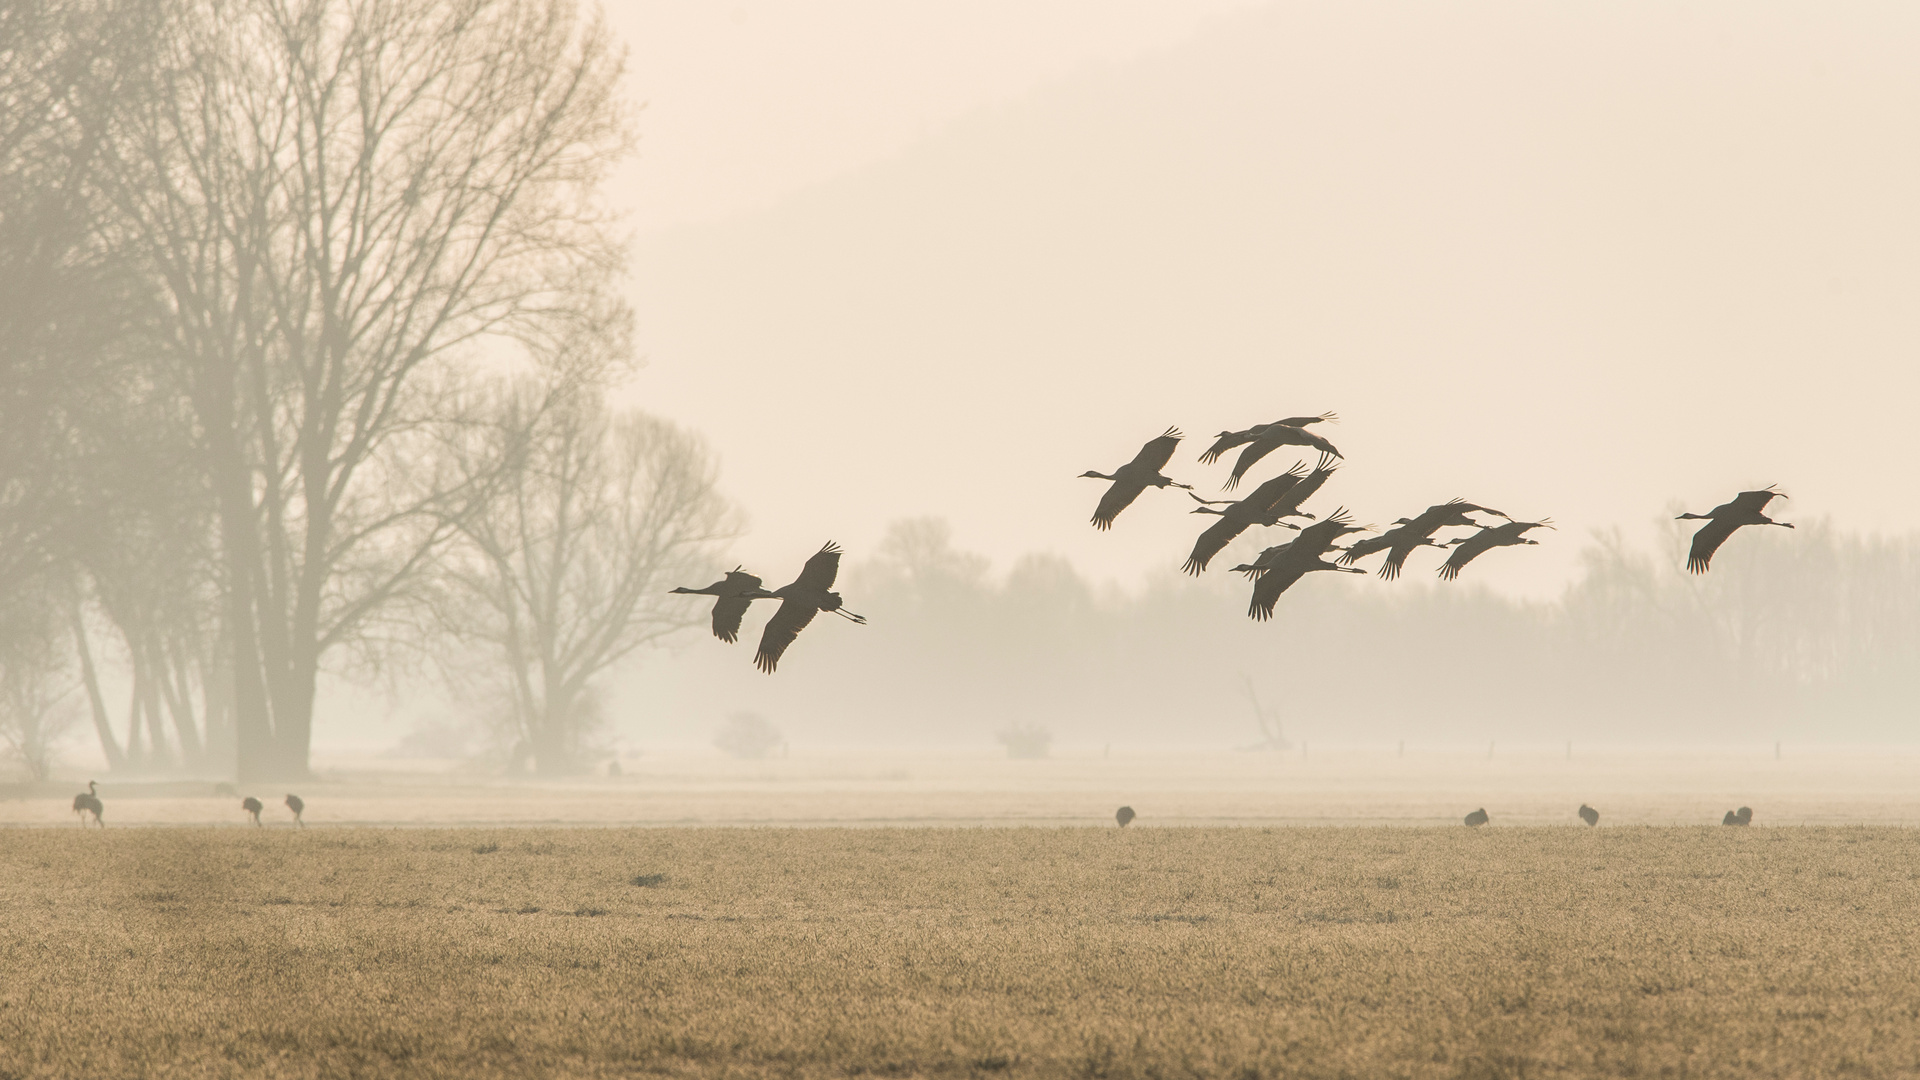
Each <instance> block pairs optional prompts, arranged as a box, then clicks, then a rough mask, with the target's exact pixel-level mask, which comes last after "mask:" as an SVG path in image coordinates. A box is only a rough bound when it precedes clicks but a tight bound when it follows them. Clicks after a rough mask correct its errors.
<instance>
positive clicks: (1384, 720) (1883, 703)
mask: <svg viewBox="0 0 1920 1080" xmlns="http://www.w3.org/2000/svg"><path fill="white" fill-rule="evenodd" d="M1546 542H1548V543H1580V542H1581V541H1580V539H1579V538H1577V537H1572V536H1564V535H1549V536H1548V538H1547V540H1546ZM1686 543H1687V533H1686V531H1684V530H1683V529H1682V528H1680V527H1678V526H1677V525H1669V526H1668V527H1667V528H1666V533H1665V535H1664V536H1663V538H1662V547H1661V550H1658V551H1646V550H1636V549H1634V548H1633V547H1630V546H1629V545H1628V544H1627V543H1626V542H1625V541H1624V540H1623V539H1622V537H1621V535H1620V534H1619V533H1617V532H1614V533H1609V534H1604V535H1599V536H1594V537H1591V538H1589V539H1588V540H1586V541H1585V548H1584V552H1583V563H1584V569H1583V572H1582V573H1581V575H1580V577H1579V579H1578V580H1577V581H1576V582H1575V583H1574V584H1572V585H1571V586H1570V587H1568V588H1567V590H1566V591H1565V592H1564V593H1563V594H1562V595H1561V596H1560V597H1559V598H1558V599H1556V600H1553V601H1551V602H1528V601H1521V600H1515V599H1510V598H1506V597H1503V596H1500V595H1497V594H1495V593H1493V592H1490V591H1487V590H1485V589H1482V588H1478V587H1476V586H1474V585H1473V584H1472V583H1471V582H1470V581H1468V580H1465V579H1463V580H1462V581H1460V582H1457V583H1452V584H1442V583H1440V582H1437V581H1427V580H1422V579H1423V578H1426V577H1427V576H1428V574H1429V573H1430V571H1431V567H1426V566H1423V565H1422V564H1421V556H1419V555H1416V556H1415V557H1414V559H1413V560H1412V561H1411V562H1410V565H1409V568H1408V574H1407V576H1406V577H1404V578H1402V579H1401V580H1400V581H1398V582H1394V583H1386V582H1382V581H1380V580H1378V579H1377V578H1365V579H1362V578H1359V577H1347V576H1343V575H1333V574H1321V575H1313V576H1312V577H1310V578H1308V579H1307V580H1306V581H1304V582H1303V583H1302V584H1301V585H1300V586H1297V587H1296V588H1295V589H1293V590H1292V591H1290V592H1288V593H1287V594H1286V595H1285V596H1284V597H1283V598H1282V600H1281V604H1280V607H1279V609H1278V611H1277V612H1276V616H1275V619H1274V621H1273V622H1271V623H1266V624H1256V623H1254V622H1252V621H1251V620H1249V619H1248V618H1247V617H1246V615H1245V608H1246V604H1247V595H1248V592H1249V588H1248V586H1247V584H1246V583H1245V580H1244V579H1243V578H1241V577H1240V576H1239V575H1235V574H1230V573H1226V572H1223V571H1222V569H1221V568H1223V567H1227V566H1232V565H1234V564H1235V563H1236V562H1239V561H1244V556H1246V555H1250V554H1252V553H1253V551H1254V549H1255V546H1256V545H1254V544H1253V543H1252V542H1249V541H1242V546H1241V547H1239V548H1230V549H1229V550H1228V551H1227V552H1226V553H1224V554H1223V555H1222V556H1221V557H1220V558H1218V559H1216V560H1215V562H1214V565H1215V569H1214V570H1211V571H1209V572H1208V573H1207V574H1206V576H1205V577H1204V578H1203V579H1201V580H1199V581H1195V580H1193V579H1190V578H1184V577H1180V576H1178V575H1177V574H1174V573H1172V572H1169V573H1167V574H1166V575H1164V576H1161V577H1158V578H1156V579H1154V580H1153V581H1152V582H1151V583H1149V584H1147V585H1146V586H1145V587H1143V588H1141V589H1139V590H1137V591H1126V590H1122V589H1119V588H1116V587H1112V586H1108V587H1105V588H1102V587H1098V586H1096V585H1095V584H1093V583H1091V582H1089V581H1088V580H1087V579H1086V578H1085V577H1083V576H1082V575H1081V574H1079V573H1078V572H1076V570H1075V569H1074V567H1073V566H1072V565H1070V564H1069V563H1068V562H1067V561H1066V560H1064V559H1062V558H1059V557H1055V556H1047V555H1032V556H1028V557H1026V558H1023V559H1021V560H1020V561H1019V562H1017V563H1016V564H1015V565H1014V566H1013V567H1012V568H1011V569H1010V570H1008V571H1007V572H1006V573H1004V574H1001V575H995V574H992V573H990V572H989V562H988V560H987V559H985V558H983V557H981V556H979V555H975V554H970V553H968V552H965V551H963V550H961V549H959V548H957V547H956V546H955V545H954V543H953V540H952V536H951V530H950V529H949V527H948V526H947V525H946V523H944V522H942V521H939V520H933V519H922V520H914V521H905V522H900V523H897V524H896V525H895V526H894V528H893V529H892V531H891V533H890V535H889V536H888V537H887V539H886V541H885V542H884V543H883V544H882V545H881V547H880V549H879V552H878V553H877V554H876V556H875V557H873V558H871V559H869V560H865V561H862V562H858V563H855V564H853V565H852V566H850V567H849V571H848V573H847V575H846V576H845V579H844V580H845V584H846V590H845V591H846V594H847V596H848V597H849V603H850V604H857V606H858V607H859V610H861V611H862V612H863V613H865V614H867V615H868V616H869V617H870V619H871V620H872V627H871V629H869V630H865V631H861V630H855V629H852V628H848V631H847V632H843V633H825V634H820V635H817V637H816V638H815V639H814V640H811V641H809V642H807V647H808V650H809V652H810V653H811V655H809V656H808V657H807V658H806V662H805V663H794V664H792V665H790V666H791V667H792V669H793V670H792V672H791V673H789V672H788V671H787V669H786V668H782V670H781V675H782V677H783V678H788V677H789V675H790V677H791V679H792V686H791V687H790V688H789V690H790V691H791V692H790V693H783V694H782V695H781V698H780V700H778V701H776V700H774V699H771V698H767V699H764V700H755V701H753V702H751V704H754V705H755V706H757V707H760V708H764V709H766V710H768V711H769V712H771V713H772V714H773V716H774V718H775V719H776V720H778V721H780V722H782V723H783V724H786V725H787V729H788V730H789V732H790V733H793V735H794V737H795V738H796V740H802V739H806V738H815V739H833V740H839V739H846V740H852V741H893V740H896V739H909V740H912V741H922V742H926V741H932V742H965V741H977V742H980V743H982V744H983V745H985V744H989V743H990V740H991V738H992V733H993V732H994V731H996V730H999V729H1001V728H1003V727H1006V726H1008V725H1011V724H1016V723H1039V724H1042V725H1044V726H1046V727H1048V728H1049V729H1050V730H1052V731H1053V732H1054V734H1055V735H1056V736H1058V737H1059V738H1060V739H1062V740H1066V741H1069V742H1074V741H1077V742H1081V743H1086V742H1100V741H1104V740H1125V741H1131V742H1181V741H1195V742H1201V743H1210V744H1212V745H1220V744H1222V743H1223V742H1224V743H1229V744H1250V743H1254V742H1256V741H1258V739H1259V737H1260V733H1259V730H1258V728H1257V726H1256V721H1255V719H1254V713H1253V709H1252V706H1251V704H1250V703H1249V701H1248V696H1247V692H1246V683H1245V681H1244V680H1243V678H1242V676H1243V675H1244V676H1246V677H1247V678H1248V679H1251V681H1252V684H1253V686H1254V688H1255V691H1256V693H1257V694H1258V695H1259V696H1260V698H1261V701H1262V704H1263V705H1264V707H1265V709H1266V710H1267V711H1268V712H1269V713H1271V714H1275V715H1277V716H1278V718H1279V719H1280V721H1281V723H1282V724H1283V726H1284V729H1285V734H1286V736H1287V737H1288V738H1290V739H1295V740H1298V739H1300V738H1303V737H1304V738H1307V739H1319V740H1331V741H1348V740H1355V741H1358V740H1393V739H1421V738H1426V739H1448V740H1471V739H1481V738H1501V739H1516V740H1551V741H1559V740H1562V739H1574V740H1601V741H1606V740H1635V741H1644V740H1655V741H1660V740H1688V739H1698V740H1714V741H1720V740H1738V739H1753V740H1772V739H1775V738H1779V737H1783V736H1784V737H1790V738H1800V739H1809V738H1812V739H1820V738H1832V739H1875V740H1877V739H1890V740H1891V739H1905V738H1909V737H1912V736H1913V735H1915V734H1920V537H1916V536H1902V537H1895V538H1885V539H1883V538H1866V537H1860V536H1856V535H1851V534H1847V533H1843V532H1840V531H1838V530H1835V529H1833V528H1831V527H1830V526H1828V525H1825V524H1821V523H1803V524H1802V525H1801V526H1800V528H1798V529H1797V530H1795V531H1793V532H1787V531H1785V530H1767V532H1766V533H1765V534H1758V533H1757V532H1756V534H1754V535H1748V534H1742V535H1740V536H1739V537H1737V538H1736V539H1735V540H1734V541H1733V542H1732V543H1730V544H1729V545H1728V547H1727V548H1726V549H1725V550H1724V551H1723V553H1722V556H1721V557H1720V558H1719V559H1716V560H1715V563H1714V567H1713V570H1712V572H1711V573H1709V574H1706V575H1690V574H1687V573H1686V572H1685V571H1684V569H1683V566H1684V563H1685V555H1684V553H1685V550H1686ZM1376 561H1377V560H1376ZM1427 561H1428V562H1436V563H1437V559H1433V558H1429V559H1428V560H1427ZM1368 565H1371V563H1369V564H1368ZM1169 570H1170V571H1171V568H1169ZM833 629H835V630H838V629H840V628H837V627H836V628H833ZM690 652H692V653H698V652H699V650H690ZM694 659H695V661H696V664H698V661H699V658H698V657H695V658H694ZM684 677H689V676H686V675H684V674H677V673H675V672H670V671H668V672H657V673H656V674H655V675H653V676H649V679H648V684H649V685H652V686H654V687H655V688H656V690H658V691H659V692H661V693H664V694H666V695H667V696H668V697H669V698H673V697H675V696H676V695H675V694H674V684H675V682H676V680H677V679H680V678H684ZM690 677H692V678H698V677H699V676H698V675H697V674H694V675H692V676H690ZM746 689H747V690H748V692H751V691H752V688H751V687H748V688H746ZM689 700H691V699H689Z"/></svg>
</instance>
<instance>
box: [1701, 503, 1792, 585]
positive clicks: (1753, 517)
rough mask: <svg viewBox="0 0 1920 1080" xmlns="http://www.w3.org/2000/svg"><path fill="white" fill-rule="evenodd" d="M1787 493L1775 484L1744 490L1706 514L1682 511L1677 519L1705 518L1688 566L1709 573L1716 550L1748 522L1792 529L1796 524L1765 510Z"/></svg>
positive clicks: (1702, 519)
mask: <svg viewBox="0 0 1920 1080" xmlns="http://www.w3.org/2000/svg"><path fill="white" fill-rule="evenodd" d="M1784 498H1786V496H1785V495H1783V494H1781V493H1780V492H1778V491H1775V490H1773V488H1772V487H1771V486H1769V487H1764V488H1761V489H1760V490H1759V491H1743V492H1741V493H1740V494H1738V495H1735V496H1734V497H1733V501H1732V502H1724V503H1721V504H1720V505H1719V506H1716V507H1714V508H1713V509H1711V510H1709V511H1707V512H1706V513H1704V514H1681V515H1680V516H1679V517H1677V518H1675V519H1674V520H1675V521H1705V522H1706V524H1705V525H1702V526H1701V527H1700V531H1699V532H1696V533H1694V534H1693V547H1692V549H1691V550H1689V551H1688V552H1687V569H1688V570H1691V571H1692V572H1694V573H1696V574H1704V573H1706V572H1707V564H1708V563H1710V562H1712V561H1713V553H1714V552H1716V551H1718V550H1720V545H1721V544H1724V543H1726V542H1727V537H1729V536H1732V535H1733V533H1734V530H1735V529H1739V528H1742V527H1743V526H1747V525H1778V526H1780V527H1781V528H1783V529H1791V528H1793V526H1792V525H1790V524H1788V523H1787V522H1784V521H1775V520H1773V519H1772V518H1770V517H1768V516H1767V515H1766V514H1765V513H1763V512H1762V511H1764V510H1766V508H1767V504H1768V503H1770V502H1772V501H1773V500H1775V499H1784Z"/></svg>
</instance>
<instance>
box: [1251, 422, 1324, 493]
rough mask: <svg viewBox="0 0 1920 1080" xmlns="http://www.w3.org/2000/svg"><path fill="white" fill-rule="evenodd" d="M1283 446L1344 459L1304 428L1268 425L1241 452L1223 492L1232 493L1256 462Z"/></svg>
mask: <svg viewBox="0 0 1920 1080" xmlns="http://www.w3.org/2000/svg"><path fill="white" fill-rule="evenodd" d="M1294 419H1299V417H1295V418H1294ZM1283 446H1311V447H1313V448H1314V449H1315V450H1318V451H1320V452H1321V453H1322V454H1331V455H1332V456H1334V457H1344V455H1343V454H1341V453H1340V451H1339V450H1337V449H1335V448H1334V445H1333V444H1332V443H1330V442H1328V441H1327V440H1325V439H1323V438H1321V437H1320V436H1318V435H1315V434H1314V433H1313V432H1311V431H1308V430H1307V429H1305V428H1303V427H1299V426H1296V425H1294V424H1288V423H1285V422H1282V423H1277V424H1268V425H1267V426H1266V428H1265V430H1263V431H1261V432H1260V434H1258V435H1256V436H1254V437H1253V439H1252V440H1251V441H1250V442H1249V443H1248V444H1247V448H1246V449H1245V450H1242V451H1240V456H1239V457H1238V458H1236V459H1235V460H1234V463H1233V474H1232V475H1231V476H1228V477H1227V483H1226V486H1225V487H1223V488H1222V489H1221V490H1223V491H1232V490H1233V489H1234V486H1235V485H1237V484H1239V483H1240V478H1241V477H1243V476H1245V475H1247V470H1248V469H1251V468H1253V465H1254V463H1255V462H1257V461H1259V460H1260V459H1261V458H1263V457H1266V456H1267V455H1268V454H1271V453H1273V452H1274V451H1275V450H1278V449H1280V448H1281V447H1283Z"/></svg>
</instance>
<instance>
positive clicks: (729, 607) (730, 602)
mask: <svg viewBox="0 0 1920 1080" xmlns="http://www.w3.org/2000/svg"><path fill="white" fill-rule="evenodd" d="M752 603H753V601H752V600H750V599H748V598H747V597H744V596H723V597H721V598H720V599H719V601H718V602H716V603H715V604H714V605H713V636H714V637H717V638H719V639H720V640H721V641H724V642H726V643H727V644H729V645H731V644H733V643H734V642H735V641H738V640H739V639H740V620H741V619H742V618H744V617H745V616H746V614H747V608H748V606H749V605H751V604H752Z"/></svg>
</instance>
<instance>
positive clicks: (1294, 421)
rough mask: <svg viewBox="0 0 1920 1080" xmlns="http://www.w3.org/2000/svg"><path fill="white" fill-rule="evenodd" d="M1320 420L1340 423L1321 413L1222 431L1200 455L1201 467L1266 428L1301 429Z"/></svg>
mask: <svg viewBox="0 0 1920 1080" xmlns="http://www.w3.org/2000/svg"><path fill="white" fill-rule="evenodd" d="M1322 420H1331V421H1333V422H1334V423H1336V424H1337V423H1339V422H1340V418H1339V417H1338V416H1335V415H1334V414H1333V413H1330V412H1326V413H1321V414H1320V415H1319V416H1289V417H1287V418H1286V419H1285V420H1275V421H1274V422H1273V423H1271V424H1255V425H1253V426H1252V427H1250V428H1247V429H1246V430H1244V431H1223V432H1221V433H1220V434H1219V436H1218V438H1216V439H1215V441H1214V444H1213V445H1212V446H1209V447H1207V450H1206V453H1203V454H1201V455H1200V463H1201V464H1203V465H1211V464H1212V463H1214V462H1215V461H1218V460H1219V459H1220V455H1221V454H1224V453H1226V452H1227V451H1229V450H1231V449H1233V448H1234V447H1236V446H1245V445H1246V444H1248V443H1250V442H1252V441H1254V440H1255V439H1258V438H1259V437H1260V436H1262V435H1264V434H1266V431H1267V429H1268V428H1272V427H1291V428H1303V427H1306V426H1307V425H1308V424H1317V423H1319V422H1320V421H1322Z"/></svg>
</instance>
